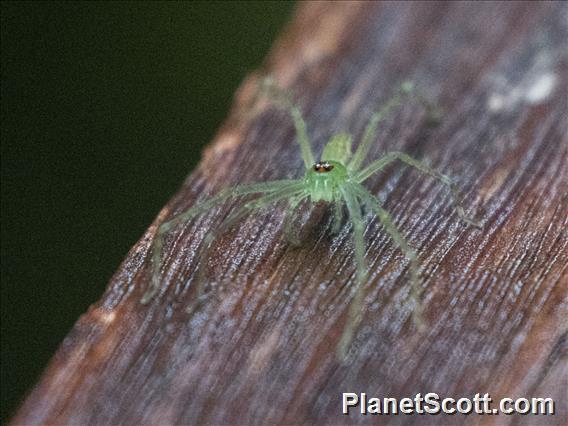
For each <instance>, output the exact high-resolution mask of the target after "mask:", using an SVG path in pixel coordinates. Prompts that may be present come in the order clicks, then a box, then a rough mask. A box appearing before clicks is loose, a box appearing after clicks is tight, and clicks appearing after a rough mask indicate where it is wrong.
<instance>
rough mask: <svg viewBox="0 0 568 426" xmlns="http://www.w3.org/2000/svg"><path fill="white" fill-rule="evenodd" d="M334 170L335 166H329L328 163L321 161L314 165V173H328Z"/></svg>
mask: <svg viewBox="0 0 568 426" xmlns="http://www.w3.org/2000/svg"><path fill="white" fill-rule="evenodd" d="M332 170H333V164H329V163H328V162H327V161H319V162H317V163H316V164H314V171H315V172H317V173H327V172H330V171H332Z"/></svg>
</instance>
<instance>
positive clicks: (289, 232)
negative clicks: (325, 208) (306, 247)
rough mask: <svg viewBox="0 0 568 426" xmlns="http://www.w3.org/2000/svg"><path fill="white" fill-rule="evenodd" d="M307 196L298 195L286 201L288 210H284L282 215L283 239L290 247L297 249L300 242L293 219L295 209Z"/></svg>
mask: <svg viewBox="0 0 568 426" xmlns="http://www.w3.org/2000/svg"><path fill="white" fill-rule="evenodd" d="M307 196H308V194H300V195H298V196H295V197H292V198H290V201H288V208H287V209H286V213H285V214H284V224H283V233H284V238H285V239H286V241H288V243H289V244H290V245H292V246H295V247H299V246H300V245H301V241H300V236H299V232H298V228H297V227H295V226H294V221H293V218H294V216H295V215H296V214H297V212H296V208H297V207H298V205H299V204H300V202H301V201H302V200H304V199H305V198H306V197H307Z"/></svg>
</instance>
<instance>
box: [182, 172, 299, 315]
mask: <svg viewBox="0 0 568 426" xmlns="http://www.w3.org/2000/svg"><path fill="white" fill-rule="evenodd" d="M302 188H303V182H301V181H288V184H287V185H285V186H284V187H282V188H280V189H277V190H275V191H273V192H270V193H268V194H265V195H263V196H261V197H259V198H257V199H255V200H251V201H248V202H247V203H245V204H244V205H243V206H242V207H240V208H238V209H237V210H236V211H234V212H232V213H231V214H230V215H229V216H227V217H226V218H225V219H224V220H223V222H221V224H220V225H219V227H217V228H216V229H213V230H210V231H209V232H208V233H207V234H206V235H205V238H204V239H203V243H202V244H201V248H200V249H199V254H198V256H197V258H198V262H197V263H198V264H199V265H201V268H200V271H199V273H198V276H197V284H196V285H197V288H196V294H195V297H194V298H193V301H192V302H191V303H190V305H189V306H188V308H187V311H188V312H189V313H192V312H194V311H195V310H196V309H198V308H199V306H200V305H201V303H202V302H203V300H204V298H205V294H206V292H205V288H206V280H205V275H204V273H205V265H203V261H202V260H203V259H204V258H206V257H207V255H208V254H209V251H210V249H211V245H212V243H213V241H214V239H215V236H216V235H220V234H223V233H224V232H226V231H228V230H229V229H231V228H232V227H233V226H234V225H235V224H236V223H237V222H238V221H239V220H241V219H242V218H243V217H245V216H246V215H247V214H249V213H250V212H252V211H254V210H260V209H263V208H265V207H268V206H269V205H271V204H273V203H275V202H277V201H280V200H282V199H286V198H291V199H292V200H294V199H296V198H298V197H299V196H300V195H299V192H300V191H301V190H302Z"/></svg>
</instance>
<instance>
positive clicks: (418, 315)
mask: <svg viewBox="0 0 568 426" xmlns="http://www.w3.org/2000/svg"><path fill="white" fill-rule="evenodd" d="M353 190H354V191H356V193H357V195H358V197H359V198H360V199H361V201H362V202H363V203H364V204H365V205H366V206H367V207H368V208H369V209H371V210H372V211H373V213H375V214H376V215H377V216H378V217H379V221H380V223H381V225H382V226H383V227H384V228H385V230H386V231H387V232H388V234H389V235H390V236H391V238H392V239H393V241H394V242H395V244H396V245H397V246H398V247H399V248H400V250H401V251H402V252H403V253H404V255H405V257H406V258H407V259H408V260H409V261H410V286H411V287H410V299H411V301H412V303H413V305H414V307H413V310H412V319H413V321H414V324H415V325H416V327H417V328H418V329H423V327H424V321H423V319H422V305H421V303H420V294H421V289H420V272H419V265H418V256H417V255H416V252H415V251H414V249H413V248H412V247H410V245H409V244H408V242H407V241H406V239H405V238H404V236H403V235H402V234H401V232H400V231H399V230H398V228H397V227H396V225H395V224H394V223H393V221H392V218H391V216H390V214H389V213H388V212H387V211H386V210H385V209H384V208H383V207H382V206H381V203H380V202H379V200H378V199H377V197H375V196H374V195H372V194H371V193H370V192H369V191H368V190H367V189H366V188H365V187H363V186H362V185H359V184H353Z"/></svg>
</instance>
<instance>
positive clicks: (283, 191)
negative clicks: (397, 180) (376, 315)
mask: <svg viewBox="0 0 568 426" xmlns="http://www.w3.org/2000/svg"><path fill="white" fill-rule="evenodd" d="M412 90H413V84H412V83H410V82H406V83H403V84H402V85H401V87H400V89H399V90H398V91H397V92H396V94H395V95H394V96H393V97H392V98H391V99H390V101H388V102H387V103H386V104H385V105H384V107H383V108H382V109H381V110H379V111H378V112H376V113H374V114H373V115H372V117H371V119H370V121H369V124H368V125H367V127H366V129H365V132H364V134H363V139H362V141H361V143H360V144H359V146H358V148H357V150H356V151H355V154H352V150H351V145H352V138H351V136H350V135H348V134H344V133H340V134H336V135H334V136H333V137H332V138H331V139H330V141H329V142H328V143H327V145H326V146H325V147H324V149H323V152H322V155H321V157H320V158H321V159H320V160H317V161H316V160H315V158H314V154H313V151H312V148H311V146H310V143H309V139H308V135H307V132H306V123H305V121H304V119H303V118H302V114H301V112H300V109H299V107H298V106H296V105H295V104H294V103H293V102H292V100H291V99H290V98H289V97H288V96H287V94H286V93H285V92H284V91H282V90H280V89H278V88H277V87H276V86H275V85H274V84H273V83H272V82H271V80H269V79H265V80H263V82H262V85H261V93H265V94H267V95H268V96H269V97H270V98H271V99H272V100H273V101H275V102H276V103H277V104H279V105H280V106H281V107H284V108H286V109H287V110H288V111H289V112H290V114H291V116H292V120H293V122H294V127H295V129H296V133H297V136H298V142H299V145H300V151H301V155H302V159H303V161H304V166H305V168H306V171H305V174H304V176H303V177H301V178H299V179H285V180H276V181H269V182H259V183H252V184H245V185H238V186H235V187H231V188H226V189H224V190H222V191H220V192H219V193H218V194H217V195H215V196H213V197H211V198H209V199H207V200H205V201H203V202H201V203H198V204H196V205H195V206H193V207H190V208H189V209H188V210H186V211H184V212H181V213H179V214H177V215H176V216H174V217H173V218H172V219H170V220H168V221H166V222H164V223H162V224H160V225H159V226H158V228H157V230H156V234H155V236H154V240H153V245H152V268H153V270H152V281H151V285H150V288H149V289H148V291H147V292H146V293H145V294H144V296H143V297H142V303H144V304H146V303H148V302H149V301H150V300H151V299H152V298H153V296H154V295H155V294H156V293H157V291H158V290H159V287H160V266H161V263H162V250H163V245H164V236H165V234H167V233H168V232H170V231H171V230H172V229H174V228H175V227H176V226H178V225H179V224H180V223H182V222H187V221H189V220H190V219H192V218H194V217H196V216H198V215H200V214H203V213H205V212H207V211H209V210H210V209H212V208H214V207H216V206H218V205H220V204H222V203H223V202H225V201H226V200H228V199H231V198H235V197H241V196H247V195H257V196H258V198H256V199H253V200H250V201H247V202H245V204H244V205H242V206H241V207H240V208H238V209H237V210H236V211H234V212H232V213H231V214H230V215H229V216H228V217H227V218H226V219H225V220H224V221H223V222H222V223H221V224H220V226H219V227H218V228H217V229H216V230H214V231H210V232H209V233H208V234H207V235H206V236H205V238H204V240H203V243H202V246H201V250H200V251H201V256H202V255H203V253H205V252H207V251H208V250H209V247H210V246H211V244H212V242H213V240H214V237H215V235H217V234H220V233H222V232H224V231H226V230H228V229H229V228H231V227H232V226H233V225H234V224H235V223H236V222H237V221H239V220H240V219H242V218H243V217H244V216H246V215H247V214H248V213H250V212H252V211H254V210H258V209H262V208H265V207H267V206H269V205H270V204H273V203H276V202H278V201H281V200H287V202H288V209H287V210H286V211H285V218H286V219H288V218H289V217H290V215H292V214H294V212H295V210H296V208H297V207H298V205H299V204H300V202H302V201H303V200H306V199H307V200H309V201H311V203H314V204H315V203H318V202H320V201H323V202H327V203H330V204H333V205H334V207H335V208H334V218H333V225H332V232H333V233H336V232H338V231H339V230H340V228H341V225H342V220H343V210H344V206H346V207H347V212H348V214H349V219H350V222H351V224H352V227H353V245H354V253H355V264H356V270H357V273H356V284H355V287H354V298H353V301H352V302H351V305H350V307H349V312H348V317H347V323H346V325H345V327H344V331H343V334H342V336H341V339H340V342H339V345H338V351H337V353H338V356H339V357H341V358H343V357H344V356H345V354H346V351H347V349H348V347H349V345H350V342H351V340H352V337H353V333H354V331H355V329H356V328H357V326H358V325H359V323H360V321H361V318H362V311H363V299H364V291H363V289H364V283H365V282H366V280H367V262H366V260H365V241H364V238H363V231H364V226H365V222H364V220H363V215H362V207H366V208H367V209H368V210H370V211H371V212H373V213H374V214H375V215H376V216H377V217H378V218H379V221H380V223H381V224H382V225H383V227H384V228H385V229H386V231H387V232H388V233H389V234H390V236H391V238H392V239H393V240H394V242H395V243H396V244H397V245H398V247H399V248H400V250H402V252H403V253H404V255H405V256H406V257H407V258H408V260H409V261H410V284H411V292H410V297H411V298H412V302H413V303H414V309H413V319H414V322H415V324H416V325H417V326H418V327H420V326H421V325H422V324H423V323H422V319H421V307H420V303H419V296H420V292H419V288H420V287H419V270H418V256H417V254H416V252H415V251H414V250H413V249H412V248H411V247H410V245H409V244H408V243H407V242H406V239H405V238H404V237H403V235H402V234H401V233H400V231H399V230H398V229H397V227H396V226H395V225H394V223H393V221H392V219H391V217H390V215H389V213H388V212H387V211H386V210H385V209H383V207H382V206H381V203H380V201H379V200H378V199H377V198H376V197H375V196H374V195H373V194H371V193H370V192H369V191H368V190H367V189H366V188H365V187H364V186H363V185H362V184H363V182H365V180H367V179H368V178H369V177H370V176H372V175H374V174H375V173H377V172H380V171H381V170H382V169H383V168H385V167H386V166H387V165H388V164H390V163H392V162H394V161H396V160H400V161H402V162H404V163H406V164H407V165H409V166H411V167H414V168H416V169H417V170H419V171H420V172H422V173H425V174H427V175H429V176H431V177H433V178H435V179H438V180H440V181H441V182H442V183H443V184H444V185H446V186H447V187H448V188H449V189H450V191H451V194H452V197H453V200H454V204H455V207H456V211H457V213H458V215H459V217H460V218H461V219H463V220H464V221H465V222H467V223H469V224H471V225H475V226H478V224H477V223H476V222H474V221H473V220H471V219H469V218H467V217H466V215H465V213H464V209H463V207H462V205H461V204H460V202H459V197H458V191H457V189H456V187H455V185H454V183H453V182H452V180H451V179H450V178H449V177H448V176H446V175H443V174H441V173H439V172H438V171H436V170H434V169H432V168H430V167H428V166H427V165H425V164H423V163H422V162H420V161H418V160H415V159H414V158H412V157H410V156H409V155H407V154H405V153H403V152H388V153H386V154H384V155H383V156H382V157H381V158H379V159H378V160H375V161H373V162H371V163H370V164H369V165H367V166H366V167H363V163H364V162H365V160H366V157H367V154H368V153H369V150H370V148H371V144H372V142H373V140H374V138H375V134H376V130H377V125H378V124H379V122H380V121H381V120H383V119H384V118H385V117H386V116H387V114H388V113H389V112H390V111H391V110H392V109H393V108H395V107H397V106H399V105H400V104H401V101H402V98H403V96H404V95H409V94H410V93H411V92H412ZM286 219H285V221H284V223H285V233H288V230H287V229H286V228H287V226H286V223H290V222H289V221H288V220H286ZM201 256H199V259H200V258H201ZM203 295H204V285H203V280H202V279H199V278H198V284H197V296H196V298H195V301H196V303H194V304H193V305H192V306H193V307H192V308H190V309H189V311H192V310H193V308H194V306H195V305H196V304H197V303H199V301H200V300H201V299H202V297H203Z"/></svg>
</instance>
